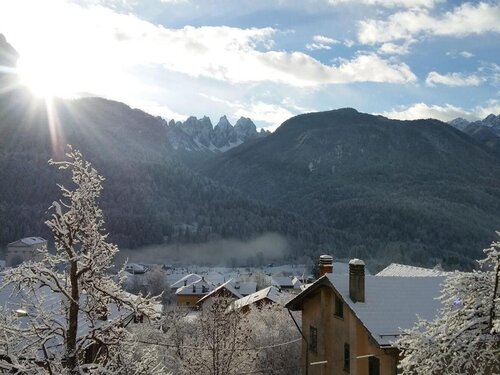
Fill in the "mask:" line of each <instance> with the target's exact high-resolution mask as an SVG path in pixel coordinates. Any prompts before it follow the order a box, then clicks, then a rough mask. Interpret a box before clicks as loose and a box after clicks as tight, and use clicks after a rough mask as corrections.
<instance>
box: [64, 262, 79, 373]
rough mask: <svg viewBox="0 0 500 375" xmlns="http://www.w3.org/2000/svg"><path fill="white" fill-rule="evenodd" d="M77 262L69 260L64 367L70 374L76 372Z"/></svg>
mask: <svg viewBox="0 0 500 375" xmlns="http://www.w3.org/2000/svg"><path fill="white" fill-rule="evenodd" d="M77 267H78V265H77V262H76V261H75V260H73V261H71V269H70V275H69V276H70V283H71V298H72V300H71V301H69V311H68V329H67V331H66V353H65V356H66V368H68V370H69V373H70V374H76V373H77V372H78V371H77V369H76V365H77V353H76V334H77V331H78V301H79V300H80V292H79V290H78V277H77V274H76V273H77Z"/></svg>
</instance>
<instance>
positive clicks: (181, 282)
mask: <svg viewBox="0 0 500 375" xmlns="http://www.w3.org/2000/svg"><path fill="white" fill-rule="evenodd" d="M201 279H202V277H201V276H200V275H197V274H195V273H190V274H188V275H185V276H183V277H182V278H180V279H178V280H177V281H176V282H174V283H173V284H171V285H170V289H172V292H175V291H177V289H179V288H182V287H183V286H188V285H191V284H192V283H195V282H198V281H200V280H201Z"/></svg>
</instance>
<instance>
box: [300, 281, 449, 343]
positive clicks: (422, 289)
mask: <svg viewBox="0 0 500 375" xmlns="http://www.w3.org/2000/svg"><path fill="white" fill-rule="evenodd" d="M326 277H327V278H328V280H329V281H330V282H331V284H332V285H333V286H334V288H335V289H336V290H337V291H338V292H339V293H340V294H341V296H342V299H343V300H344V301H345V302H346V303H347V305H348V306H349V307H350V309H351V310H352V311H353V312H354V314H355V315H356V316H357V317H358V319H359V320H360V321H361V323H362V324H363V325H364V326H365V327H366V328H367V329H368V331H369V332H370V333H371V335H372V337H373V338H374V339H375V340H376V341H377V342H378V343H379V345H381V346H383V345H391V343H392V342H393V341H394V340H395V339H396V338H397V337H398V335H399V333H400V331H401V329H406V328H411V327H413V326H414V325H415V323H416V321H417V316H419V317H421V318H423V319H429V320H432V319H433V318H434V317H435V316H436V314H437V312H438V310H439V309H440V308H441V302H440V301H439V300H437V299H436V298H437V297H439V296H440V295H441V288H442V285H443V283H444V281H445V279H446V278H445V277H444V276H436V277H417V276H411V277H402V276H398V277H389V276H387V277H379V276H365V302H357V303H355V302H353V301H352V300H351V298H350V297H349V278H348V277H345V275H336V274H328V275H327V276H326ZM320 280H321V279H320ZM306 292H307V289H306ZM306 292H304V293H306ZM299 296H300V295H299Z"/></svg>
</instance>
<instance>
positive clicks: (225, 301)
mask: <svg viewBox="0 0 500 375" xmlns="http://www.w3.org/2000/svg"><path fill="white" fill-rule="evenodd" d="M232 301H233V300H232V299H230V298H224V297H218V298H213V299H212V300H211V301H210V302H211V303H205V304H204V307H203V309H202V311H201V312H200V315H199V316H198V318H197V319H196V320H195V321H194V322H193V324H194V328H195V330H194V332H195V334H194V335H193V336H191V337H185V338H184V345H183V348H180V349H181V350H180V351H179V353H180V355H182V358H183V361H182V367H183V370H184V373H186V374H199V375H232V374H238V373H240V372H244V371H247V370H248V369H249V368H251V366H252V363H253V361H254V360H255V356H256V353H255V350H253V348H252V347H250V344H251V335H252V328H251V327H250V326H249V325H248V324H247V319H246V317H245V316H244V315H242V314H241V313H239V312H237V311H234V310H230V309H229V306H230V304H231V303H232Z"/></svg>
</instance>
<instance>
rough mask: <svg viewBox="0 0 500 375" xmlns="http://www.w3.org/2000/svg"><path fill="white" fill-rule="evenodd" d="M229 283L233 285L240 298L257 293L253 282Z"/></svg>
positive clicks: (255, 284)
mask: <svg viewBox="0 0 500 375" xmlns="http://www.w3.org/2000/svg"><path fill="white" fill-rule="evenodd" d="M231 283H232V284H233V285H234V289H236V290H237V291H238V292H239V293H240V294H241V295H242V296H248V295H249V294H252V293H255V292H256V291H257V283H256V282H255V281H245V282H242V281H231Z"/></svg>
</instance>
